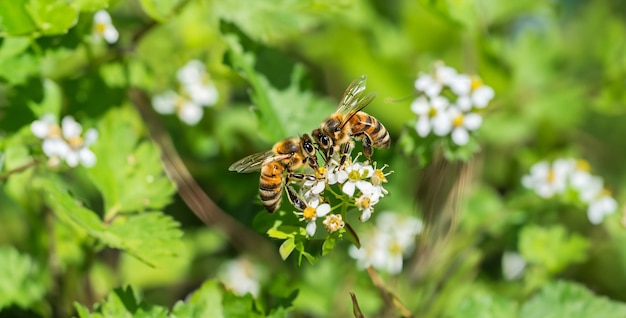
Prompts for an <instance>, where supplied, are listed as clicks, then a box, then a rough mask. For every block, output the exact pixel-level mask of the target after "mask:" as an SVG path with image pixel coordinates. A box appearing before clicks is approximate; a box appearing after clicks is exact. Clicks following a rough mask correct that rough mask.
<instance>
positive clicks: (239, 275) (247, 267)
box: [219, 258, 261, 298]
mask: <svg viewBox="0 0 626 318" xmlns="http://www.w3.org/2000/svg"><path fill="white" fill-rule="evenodd" d="M219 276H220V281H221V282H222V284H224V286H225V287H226V289H228V290H230V291H232V292H233V294H235V295H239V296H243V295H245V294H248V293H249V294H251V295H252V296H253V297H255V298H256V297H258V296H259V290H260V284H259V280H260V279H261V271H260V270H259V268H258V267H257V266H255V264H254V263H253V262H251V261H250V260H248V259H246V258H239V259H236V260H231V261H228V262H226V263H224V264H223V265H222V266H221V269H220V274H219Z"/></svg>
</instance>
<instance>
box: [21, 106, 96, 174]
mask: <svg viewBox="0 0 626 318" xmlns="http://www.w3.org/2000/svg"><path fill="white" fill-rule="evenodd" d="M30 129H31V131H32V132H33V134H34V135H35V136H37V137H39V138H40V139H43V143H42V148H43V152H44V153H45V154H46V156H48V158H50V160H51V161H50V163H51V165H56V164H55V163H59V162H60V161H61V160H65V162H66V163H67V165H68V166H70V167H76V166H77V165H78V164H82V165H83V166H85V167H92V166H93V165H94V164H95V163H96V155H94V153H93V152H92V151H91V150H89V146H91V144H93V143H94V142H95V141H96V139H98V131H96V130H95V129H94V128H91V129H88V130H87V131H86V132H85V135H84V136H82V135H81V134H82V131H83V127H82V126H81V125H80V124H79V123H77V122H76V121H75V120H74V118H73V117H72V116H65V117H64V118H63V120H62V121H61V126H59V124H57V121H56V118H55V117H54V115H52V114H46V115H44V116H42V117H41V118H40V119H39V120H35V121H34V122H33V123H32V124H31V125H30Z"/></svg>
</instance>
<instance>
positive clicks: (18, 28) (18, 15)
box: [0, 0, 37, 35]
mask: <svg viewBox="0 0 626 318" xmlns="http://www.w3.org/2000/svg"><path fill="white" fill-rule="evenodd" d="M27 3H28V0H12V1H0V29H4V30H5V31H6V33H7V34H9V35H27V34H30V33H31V32H34V31H36V30H37V26H36V25H35V23H34V21H33V20H32V19H31V17H30V15H29V14H28V11H26V7H25V6H26V4H27Z"/></svg>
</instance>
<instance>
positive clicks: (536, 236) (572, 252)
mask: <svg viewBox="0 0 626 318" xmlns="http://www.w3.org/2000/svg"><path fill="white" fill-rule="evenodd" d="M518 247H519V251H520V253H521V254H522V256H523V257H524V259H525V260H526V261H527V262H529V263H531V264H535V265H539V266H542V267H545V268H546V269H547V270H548V271H549V272H550V273H552V274H556V273H558V272H560V271H562V270H563V269H564V268H565V267H567V266H568V265H570V264H573V263H581V262H583V261H585V260H586V259H587V250H588V249H589V241H588V240H587V239H585V238H584V237H582V236H580V235H577V234H572V235H567V232H566V230H565V228H564V227H562V226H560V225H557V226H552V227H549V228H542V227H538V226H535V225H528V226H526V227H524V228H523V229H522V230H521V232H520V238H519V246H518Z"/></svg>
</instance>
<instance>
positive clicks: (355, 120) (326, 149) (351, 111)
mask: <svg viewBox="0 0 626 318" xmlns="http://www.w3.org/2000/svg"><path fill="white" fill-rule="evenodd" d="M366 80H367V76H366V75H361V76H360V77H359V78H357V79H356V80H354V81H353V82H352V83H350V85H349V86H348V88H347V89H346V91H345V92H344V93H343V96H342V97H341V100H340V102H339V106H337V110H336V111H335V112H334V113H333V114H332V115H330V116H329V117H328V118H326V119H325V120H324V121H323V122H322V124H321V125H320V128H317V129H315V130H313V132H312V134H313V138H314V139H315V141H316V143H317V144H318V147H319V148H320V151H322V152H323V155H324V156H325V159H326V163H328V161H329V160H330V157H332V155H333V154H334V153H340V154H341V159H340V163H339V166H343V164H344V163H345V161H346V158H347V156H348V154H349V153H350V151H351V150H352V148H353V146H354V144H353V142H352V138H354V139H356V140H360V141H362V142H363V153H364V154H365V157H367V159H368V160H369V159H370V158H371V156H372V152H373V149H372V148H389V144H390V142H391V138H390V137H389V132H388V131H387V129H386V128H385V126H383V124H381V123H380V121H378V120H377V119H376V118H374V117H373V116H371V115H369V114H367V113H365V112H363V111H361V110H362V109H363V108H365V107H366V106H367V105H369V103H371V102H372V100H374V98H375V97H376V93H368V94H366V95H363V91H364V90H365V82H366Z"/></svg>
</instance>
